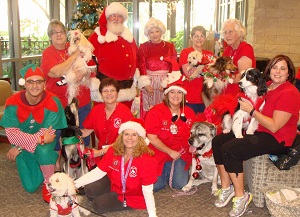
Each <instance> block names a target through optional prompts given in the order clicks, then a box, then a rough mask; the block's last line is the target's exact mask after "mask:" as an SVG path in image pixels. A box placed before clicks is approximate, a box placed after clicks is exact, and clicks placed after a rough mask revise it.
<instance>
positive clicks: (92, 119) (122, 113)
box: [83, 102, 133, 150]
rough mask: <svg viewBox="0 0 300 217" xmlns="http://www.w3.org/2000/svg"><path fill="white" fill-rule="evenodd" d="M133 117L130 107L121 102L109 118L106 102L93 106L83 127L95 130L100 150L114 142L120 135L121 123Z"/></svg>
mask: <svg viewBox="0 0 300 217" xmlns="http://www.w3.org/2000/svg"><path fill="white" fill-rule="evenodd" d="M132 118H133V115H132V113H131V111H130V109H129V108H128V107H127V106H125V105H124V104H123V103H120V102H119V103H118V105H117V106H116V109H115V111H114V112H113V113H112V114H111V116H110V117H109V119H106V112H105V104H104V103H100V104H98V105H96V106H94V107H93V108H92V110H91V111H90V113H89V114H88V116H87V117H86V119H85V120H84V122H83V127H84V128H86V129H92V130H94V132H95V135H96V137H97V138H98V140H99V141H98V149H99V150H100V149H101V148H102V146H103V145H110V144H112V143H114V142H115V141H116V139H117V137H118V135H119V134H118V131H119V128H120V125H121V124H122V123H125V122H127V121H129V120H131V119H132Z"/></svg>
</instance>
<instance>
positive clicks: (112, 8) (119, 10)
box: [98, 2, 128, 35]
mask: <svg viewBox="0 0 300 217" xmlns="http://www.w3.org/2000/svg"><path fill="white" fill-rule="evenodd" d="M113 14H120V15H122V16H123V18H124V21H126V20H127V18H128V12H127V9H126V8H125V7H124V6H123V5H122V4H120V3H118V2H112V3H111V4H109V5H108V6H107V7H105V8H104V10H103V12H102V13H101V16H100V17H99V20H98V23H99V25H100V33H101V35H106V32H107V27H106V25H107V18H108V17H109V16H110V15H113Z"/></svg>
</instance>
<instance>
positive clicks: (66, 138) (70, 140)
mask: <svg viewBox="0 0 300 217" xmlns="http://www.w3.org/2000/svg"><path fill="white" fill-rule="evenodd" d="M65 114H66V118H67V123H68V127H67V128H65V129H62V131H61V135H60V137H61V140H62V149H61V153H62V156H63V157H64V163H63V169H64V172H65V173H66V174H68V176H70V177H72V178H73V179H78V178H79V177H81V176H82V175H84V174H85V173H87V172H88V168H87V159H86V158H85V157H84V153H85V147H84V143H83V141H82V139H81V138H80V136H81V135H82V133H81V131H80V129H79V118H78V100H77V99H76V98H74V99H73V100H72V102H71V104H69V105H67V106H66V108H65Z"/></svg>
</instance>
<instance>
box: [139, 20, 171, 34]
mask: <svg viewBox="0 0 300 217" xmlns="http://www.w3.org/2000/svg"><path fill="white" fill-rule="evenodd" d="M152 28H158V29H160V31H161V32H162V34H165V32H166V27H165V25H164V24H163V23H162V22H161V21H160V20H158V19H155V18H154V17H151V18H150V19H149V21H148V22H147V23H146V25H145V29H144V35H145V36H146V37H148V35H149V31H150V30H151V29H152Z"/></svg>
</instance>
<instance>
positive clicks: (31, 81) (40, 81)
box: [26, 80, 45, 85]
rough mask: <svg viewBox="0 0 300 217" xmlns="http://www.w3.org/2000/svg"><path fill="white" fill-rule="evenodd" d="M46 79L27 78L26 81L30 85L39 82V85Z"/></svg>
mask: <svg viewBox="0 0 300 217" xmlns="http://www.w3.org/2000/svg"><path fill="white" fill-rule="evenodd" d="M44 81H45V80H36V81H34V80H27V81H26V82H27V83H28V84H30V85H33V84H37V85H41V84H42V83H44Z"/></svg>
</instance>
